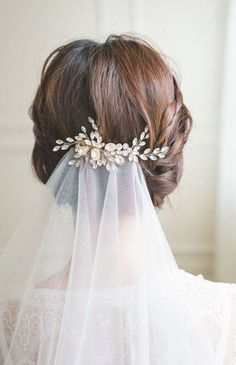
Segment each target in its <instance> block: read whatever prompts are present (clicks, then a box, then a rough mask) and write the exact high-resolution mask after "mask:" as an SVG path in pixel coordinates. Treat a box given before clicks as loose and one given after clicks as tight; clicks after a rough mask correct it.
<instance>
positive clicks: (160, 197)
mask: <svg viewBox="0 0 236 365" xmlns="http://www.w3.org/2000/svg"><path fill="white" fill-rule="evenodd" d="M30 116H31V119H32V120H33V122H34V128H33V131H34V135H35V144H34V148H33V153H32V164H33V168H34V171H35V173H36V175H37V176H38V178H39V179H40V180H41V181H42V182H43V183H46V182H47V180H48V178H49V177H50V175H51V174H52V172H53V170H54V168H55V166H56V165H57V163H58V162H59V160H60V158H61V157H62V156H63V154H65V153H66V152H67V151H59V152H58V153H54V152H53V150H52V149H53V148H52V147H53V146H54V145H55V140H56V139H65V138H66V137H68V136H74V135H76V134H77V133H78V131H79V130H80V127H81V126H82V125H84V126H88V124H89V122H88V119H87V118H88V116H90V117H92V118H93V119H94V120H97V121H99V125H100V131H101V134H102V136H103V139H104V141H105V142H114V143H118V142H127V143H131V142H132V140H133V138H134V137H135V136H139V135H140V133H141V132H142V131H143V129H144V128H145V126H146V125H148V127H149V133H150V138H149V140H148V143H149V146H150V148H153V147H159V146H163V145H168V146H169V147H170V148H169V150H168V152H167V154H166V156H165V158H163V159H157V160H156V161H151V160H148V161H141V162H140V163H141V165H142V167H143V172H144V175H145V178H146V182H147V186H148V189H149V192H150V195H151V198H152V201H153V204H154V205H155V206H157V207H159V208H160V207H161V205H162V204H163V202H164V199H165V197H166V196H167V195H168V194H170V193H171V192H172V191H173V190H174V189H175V187H176V186H177V184H178V182H179V180H180V177H181V175H182V165H183V147H184V144H185V143H186V141H187V138H188V134H189V132H190V130H191V126H192V118H191V115H190V113H189V111H188V109H187V107H186V106H185V104H184V103H183V98H182V94H181V91H180V89H179V86H178V83H177V81H176V78H175V76H174V74H173V72H172V70H171V68H170V66H169V65H168V64H167V62H166V60H165V58H164V57H163V56H162V55H161V53H160V52H158V51H157V50H155V49H154V48H153V47H152V46H151V45H150V44H148V43H147V42H145V41H143V40H142V39H140V38H138V37H135V36H130V35H124V34H123V35H111V36H109V37H108V38H107V39H106V41H105V42H104V43H98V42H95V41H93V40H88V39H82V40H76V41H73V42H70V43H69V44H66V45H64V46H61V47H58V48H57V49H56V50H54V51H53V52H52V53H51V54H50V55H49V56H48V58H47V59H46V61H45V63H44V66H43V70H42V75H41V82H40V85H39V87H38V90H37V92H36V95H35V98H34V101H33V103H32V106H31V107H30Z"/></svg>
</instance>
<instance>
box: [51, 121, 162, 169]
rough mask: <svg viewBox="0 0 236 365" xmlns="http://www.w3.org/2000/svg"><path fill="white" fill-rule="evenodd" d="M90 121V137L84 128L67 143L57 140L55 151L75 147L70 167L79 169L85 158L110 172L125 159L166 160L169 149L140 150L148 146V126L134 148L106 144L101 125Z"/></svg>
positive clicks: (135, 139)
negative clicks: (100, 130)
mask: <svg viewBox="0 0 236 365" xmlns="http://www.w3.org/2000/svg"><path fill="white" fill-rule="evenodd" d="M88 121H89V122H90V123H91V125H92V129H93V130H92V131H91V132H90V134H89V135H88V132H87V129H86V128H85V127H84V126H82V127H81V132H80V133H79V134H78V135H77V136H75V137H74V138H72V137H67V138H66V142H64V141H63V140H61V139H58V140H56V144H57V145H56V146H55V147H54V148H53V151H55V152H56V151H58V150H60V149H61V150H67V149H68V148H69V147H71V146H73V145H74V146H75V154H74V159H73V160H70V161H69V162H68V164H69V165H75V166H76V167H79V165H80V162H81V158H82V157H83V158H85V159H86V160H87V161H89V162H90V164H91V165H92V167H93V168H94V169H96V168H97V167H98V166H105V167H106V169H107V170H108V171H112V170H116V169H117V167H118V166H120V165H122V164H123V163H124V162H125V157H127V158H128V160H129V161H135V162H139V160H138V158H140V159H142V160H148V159H150V160H153V161H155V160H157V158H158V157H159V158H164V157H165V155H166V153H167V151H168V149H169V147H168V146H163V147H157V148H155V149H154V150H153V151H151V149H150V148H146V149H145V150H144V151H143V152H140V151H139V150H140V148H141V147H142V146H144V145H145V144H146V141H145V140H146V139H148V138H149V133H148V126H146V127H145V129H144V131H143V132H142V133H141V134H140V136H139V138H137V137H135V138H134V139H133V141H132V146H129V144H128V143H112V142H109V143H104V142H103V140H102V136H101V134H100V133H99V125H98V122H97V124H96V123H95V121H94V120H93V119H92V118H91V117H88Z"/></svg>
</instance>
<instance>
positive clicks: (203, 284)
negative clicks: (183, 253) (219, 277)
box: [180, 269, 236, 305]
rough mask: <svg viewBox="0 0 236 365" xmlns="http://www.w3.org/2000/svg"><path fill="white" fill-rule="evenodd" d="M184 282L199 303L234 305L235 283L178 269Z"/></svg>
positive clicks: (235, 297)
mask: <svg viewBox="0 0 236 365" xmlns="http://www.w3.org/2000/svg"><path fill="white" fill-rule="evenodd" d="M180 272H181V275H182V276H183V279H184V282H185V283H186V286H187V288H188V291H189V293H190V294H192V296H193V298H195V300H196V301H198V302H199V303H200V302H202V303H204V302H206V301H208V302H210V303H212V305H217V303H218V304H219V303H221V304H222V303H224V304H226V303H227V302H228V304H231V305H232V304H235V305H236V284H235V283H225V282H220V281H213V280H209V279H206V278H204V276H203V275H202V274H198V275H194V274H191V273H189V272H187V271H185V270H182V269H180Z"/></svg>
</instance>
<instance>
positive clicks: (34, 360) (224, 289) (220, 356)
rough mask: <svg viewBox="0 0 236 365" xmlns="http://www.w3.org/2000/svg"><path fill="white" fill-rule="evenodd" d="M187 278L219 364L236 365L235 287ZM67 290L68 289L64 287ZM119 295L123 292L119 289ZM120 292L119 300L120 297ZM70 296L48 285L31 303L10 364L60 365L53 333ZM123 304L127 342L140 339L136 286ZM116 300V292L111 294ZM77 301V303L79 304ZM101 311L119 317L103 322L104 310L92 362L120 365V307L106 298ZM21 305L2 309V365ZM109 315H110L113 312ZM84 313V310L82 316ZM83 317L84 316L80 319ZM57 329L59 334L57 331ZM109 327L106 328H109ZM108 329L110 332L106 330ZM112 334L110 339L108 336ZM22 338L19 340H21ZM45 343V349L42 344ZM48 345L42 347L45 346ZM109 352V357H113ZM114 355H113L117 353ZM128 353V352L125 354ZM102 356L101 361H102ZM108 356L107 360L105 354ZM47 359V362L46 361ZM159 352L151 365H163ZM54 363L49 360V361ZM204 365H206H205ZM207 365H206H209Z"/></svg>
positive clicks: (10, 304) (125, 295) (73, 339)
mask: <svg viewBox="0 0 236 365" xmlns="http://www.w3.org/2000/svg"><path fill="white" fill-rule="evenodd" d="M180 274H181V275H183V277H184V280H185V283H186V286H187V288H188V292H189V293H190V295H191V297H192V299H193V301H194V303H195V306H196V310H199V311H201V312H202V313H203V317H204V319H205V323H204V325H205V326H206V330H207V332H208V333H209V337H210V339H211V341H212V342H213V344H214V348H215V358H216V360H215V364H222V365H226V364H227V365H235V364H236V285H235V284H226V283H216V282H212V281H208V280H206V279H204V278H203V276H202V275H198V276H195V275H192V274H189V273H187V272H185V271H183V270H180ZM65 285H66V283H65ZM114 290H118V289H114ZM120 291H121V289H119V292H118V295H120V293H121V292H120ZM64 295H65V290H63V288H61V289H60V288H59V289H56V290H55V289H50V282H49V285H48V287H46V286H45V285H41V286H38V287H37V288H35V290H34V292H33V294H32V296H31V301H30V303H29V305H28V307H27V310H26V311H25V313H24V314H23V316H22V323H21V324H20V326H21V335H20V336H19V337H18V338H17V339H16V341H15V343H16V344H17V345H16V346H14V349H13V351H12V358H11V362H10V364H12V365H13V364H14V365H33V364H34V365H35V364H56V362H55V352H56V341H55V338H57V337H55V336H51V332H52V331H54V334H55V331H58V336H59V323H60V322H61V320H62V316H63V303H64V299H65V298H64ZM122 296H123V298H124V300H123V305H124V309H125V311H124V313H125V317H124V326H125V327H126V331H125V333H127V341H130V338H132V336H133V335H134V334H135V328H133V327H132V323H133V322H134V321H133V318H134V316H135V315H137V313H136V312H135V300H136V291H135V286H127V287H124V288H123V289H122ZM112 298H113V299H114V292H113V293H112ZM75 299H76V300H78V298H75ZM80 303H81V305H83V295H82V294H81V297H80ZM101 307H103V308H104V307H107V308H111V307H113V311H114V313H113V314H114V317H112V316H110V315H109V316H107V317H105V316H104V313H105V312H104V310H103V311H101V312H99V310H98V313H97V315H98V316H101V322H100V323H101V327H100V328H97V332H96V331H95V333H94V336H95V337H96V338H97V339H96V344H97V346H98V349H99V350H97V351H96V358H93V353H91V359H90V361H91V364H93V365H96V364H100V365H101V364H102V365H108V364H109V365H116V362H115V361H114V360H113V358H112V356H114V347H115V343H116V338H115V335H114V333H112V324H111V321H112V318H114V321H115V320H116V319H115V318H116V309H115V304H114V303H111V302H110V301H109V295H108V296H106V297H104V296H102V295H101ZM18 308H19V302H18V301H17V300H16V301H9V302H7V303H1V304H0V364H1V365H3V364H4V359H3V356H4V354H5V353H6V352H7V350H8V346H9V338H11V335H12V328H13V327H14V322H15V317H16V313H17V312H18ZM109 310H110V309H109ZM78 313H79V310H78ZM78 315H79V314H78ZM57 323H58V328H57ZM105 327H106V328H105ZM103 328H105V331H102V329H103ZM68 331H70V332H71V333H70V336H71V342H72V343H73V342H74V345H75V346H76V331H74V329H73V328H70V329H68ZM103 332H104V333H106V338H103V336H102V333H103ZM108 333H110V336H107V334H108ZM16 336H17V335H16ZM52 337H53V338H54V341H55V346H54V348H55V352H53V351H52V346H51V345H52V344H51V342H50V339H51V338H52ZM39 338H40V344H39ZM42 339H43V341H42ZM49 347H50V351H51V355H50V357H48V349H49ZM109 349H111V351H110V354H111V355H110V357H109ZM112 349H113V350H112ZM124 352H125V350H124ZM99 353H100V358H99V356H97V355H98V354H99ZM105 353H106V354H107V355H106V357H104V354H105ZM130 356H131V355H130V354H129V353H125V354H124V359H125V362H124V364H125V365H129V364H135V363H136V362H135V361H134V359H132V358H130ZM46 358H47V360H46ZM157 358H158V351H157V352H156V353H155V351H154V352H153V353H151V354H150V365H154V364H155V365H156V364H158V360H157ZM49 359H50V360H49ZM203 365H204V364H203ZM205 365H207V364H205Z"/></svg>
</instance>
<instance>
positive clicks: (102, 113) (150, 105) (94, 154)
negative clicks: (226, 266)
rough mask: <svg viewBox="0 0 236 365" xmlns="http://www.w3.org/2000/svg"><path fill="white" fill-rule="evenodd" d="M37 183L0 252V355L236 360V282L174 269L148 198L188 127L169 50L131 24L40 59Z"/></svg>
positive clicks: (157, 196) (167, 173)
mask: <svg viewBox="0 0 236 365" xmlns="http://www.w3.org/2000/svg"><path fill="white" fill-rule="evenodd" d="M30 116H31V119H32V120H33V123H34V128H33V131H34V135H35V144H34V148H33V153H32V163H33V168H34V171H35V173H36V175H37V177H38V178H39V180H40V181H41V182H42V183H43V184H45V186H44V188H43V189H42V192H41V193H40V195H39V197H38V199H37V201H36V202H35V204H34V206H33V207H32V210H31V211H30V213H29V214H28V216H27V217H26V218H25V220H24V221H23V222H22V224H21V225H20V227H19V228H18V231H17V232H16V233H15V235H14V236H13V237H12V240H11V242H10V243H9V244H8V245H7V247H6V249H5V251H4V252H3V254H2V255H1V257H0V303H1V304H0V334H1V336H0V363H1V364H11V365H13V364H17V365H18V364H27V365H28V364H41V365H46V364H56V365H65V364H70V365H74V364H79V365H95V364H99V365H106V364H109V365H156V364H158V365H167V364H168V365H169V364H171V365H172V364H181V365H183V364H186V365H191V364H199V365H210V364H214V365H215V364H227V365H229V364H235V363H236V319H235V314H236V310H235V303H236V286H235V285H234V284H223V283H213V282H210V281H207V280H205V279H204V278H203V277H202V276H194V275H191V274H188V273H186V272H184V271H183V270H180V269H179V268H178V266H177V264H176V262H175V260H174V257H173V255H172V253H171V251H170V248H169V246H168V243H167V242H166V239H165V236H164V233H163V232H162V229H161V226H160V224H159V221H158V218H157V216H156V213H155V209H154V207H157V208H161V207H162V205H163V202H164V200H165V198H166V197H167V196H168V195H169V194H170V193H171V192H172V191H173V190H174V189H175V188H176V186H177V185H178V182H179V180H180V177H181V174H182V161H183V147H184V145H185V143H186V141H187V139H188V135H189V133H190V130H191V127H192V118H191V114H190V112H189V110H188V109H187V107H186V106H185V104H184V102H183V98H182V94H181V91H180V89H179V86H178V82H177V80H176V78H175V76H174V74H173V72H172V70H171V69H170V67H169V66H168V64H167V62H166V60H165V58H164V57H163V56H162V55H161V54H160V53H159V52H158V51H157V50H155V49H153V47H152V46H151V45H149V44H148V43H146V42H144V41H143V40H141V39H139V38H137V37H134V36H129V35H119V36H117V35H111V36H109V37H108V38H107V40H106V41H105V42H104V43H98V42H95V41H93V40H88V39H85V40H78V41H73V42H71V43H69V44H66V45H64V46H61V47H59V48H57V49H56V50H55V51H54V52H52V53H51V54H50V55H49V57H48V58H47V60H46V61H45V64H44V67H43V70H42V76H41V82H40V85H39V87H38V90H37V92H36V96H35V98H34V101H33V104H32V106H31V109H30Z"/></svg>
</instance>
